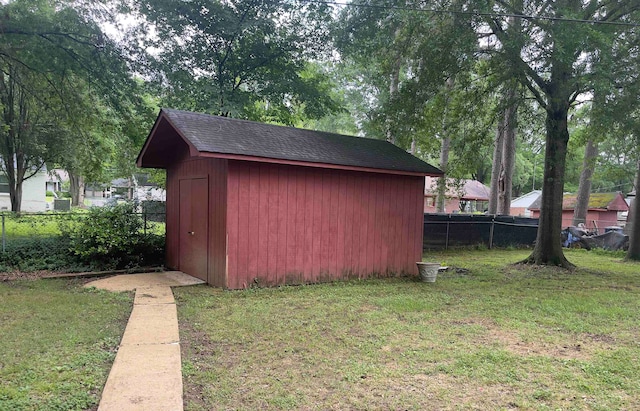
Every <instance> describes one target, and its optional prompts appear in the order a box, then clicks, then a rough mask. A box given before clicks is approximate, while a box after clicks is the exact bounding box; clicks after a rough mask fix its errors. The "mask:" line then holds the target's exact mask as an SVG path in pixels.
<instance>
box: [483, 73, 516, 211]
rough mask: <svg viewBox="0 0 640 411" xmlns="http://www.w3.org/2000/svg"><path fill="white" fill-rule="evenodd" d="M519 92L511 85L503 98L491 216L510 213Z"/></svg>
mask: <svg viewBox="0 0 640 411" xmlns="http://www.w3.org/2000/svg"><path fill="white" fill-rule="evenodd" d="M517 92H518V90H517V87H516V86H515V85H514V84H511V85H509V86H508V88H507V89H506V91H505V93H504V97H503V102H502V104H503V105H504V108H503V110H502V112H501V113H500V119H499V120H498V129H497V130H496V140H495V142H494V147H493V162H492V165H491V186H490V192H489V214H503V215H509V213H510V211H511V190H512V187H513V170H514V165H515V164H514V163H515V155H516V127H517V114H518V105H517V101H516V97H517Z"/></svg>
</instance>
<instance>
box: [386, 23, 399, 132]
mask: <svg viewBox="0 0 640 411" xmlns="http://www.w3.org/2000/svg"><path fill="white" fill-rule="evenodd" d="M399 36H400V28H398V29H397V30H396V32H395V40H397V39H398V37H399ZM401 66H402V55H401V54H400V51H399V50H396V54H395V56H394V59H393V65H392V68H391V79H390V82H389V101H390V102H391V103H393V100H394V98H395V97H396V95H397V94H398V88H399V86H400V68H401ZM391 123H392V122H391V121H390V119H389V118H387V141H388V142H390V143H391V144H395V143H396V136H395V135H394V134H393V131H392V130H391Z"/></svg>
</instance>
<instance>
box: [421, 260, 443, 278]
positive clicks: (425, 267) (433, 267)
mask: <svg viewBox="0 0 640 411" xmlns="http://www.w3.org/2000/svg"><path fill="white" fill-rule="evenodd" d="M416 264H417V265H418V271H419V272H420V278H422V281H424V282H425V283H435V282H436V277H437V276H438V269H439V268H440V263H423V262H418V263H416Z"/></svg>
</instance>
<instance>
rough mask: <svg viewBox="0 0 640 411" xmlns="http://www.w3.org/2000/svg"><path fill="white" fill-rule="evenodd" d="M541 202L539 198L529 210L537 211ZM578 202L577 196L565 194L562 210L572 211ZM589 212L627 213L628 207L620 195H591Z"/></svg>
mask: <svg viewBox="0 0 640 411" xmlns="http://www.w3.org/2000/svg"><path fill="white" fill-rule="evenodd" d="M541 202H542V196H540V197H539V198H538V199H537V200H536V201H534V203H533V204H531V206H530V207H529V209H531V210H539V209H540V204H541ZM577 202H578V195H577V194H565V195H564V196H563V197H562V209H563V210H573V209H575V208H576V203H577ZM588 208H589V210H591V211H627V210H628V209H629V206H628V205H627V203H626V202H625V200H624V197H623V196H622V193H620V192H617V193H591V194H590V195H589V206H588Z"/></svg>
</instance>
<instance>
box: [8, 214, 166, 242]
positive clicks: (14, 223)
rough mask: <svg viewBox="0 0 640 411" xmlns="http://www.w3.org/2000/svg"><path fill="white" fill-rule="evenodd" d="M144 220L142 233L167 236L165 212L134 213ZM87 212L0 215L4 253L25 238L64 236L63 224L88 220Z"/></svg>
mask: <svg viewBox="0 0 640 411" xmlns="http://www.w3.org/2000/svg"><path fill="white" fill-rule="evenodd" d="M132 214H133V215H137V216H139V217H140V219H141V220H142V233H143V234H147V233H153V234H156V235H164V234H165V221H166V215H165V213H164V211H155V212H152V211H149V212H147V211H143V212H140V213H132ZM88 216H89V214H88V213H87V212H82V211H75V212H47V213H12V212H6V213H2V214H0V219H1V227H2V228H1V230H2V233H1V236H2V237H1V238H2V248H1V249H0V250H1V251H2V252H6V250H7V246H8V245H9V244H10V243H11V242H12V241H13V242H15V241H20V240H23V239H25V238H30V239H37V238H48V237H56V236H60V235H62V231H61V224H65V223H73V222H78V221H81V220H82V219H84V218H87V217H88Z"/></svg>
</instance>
